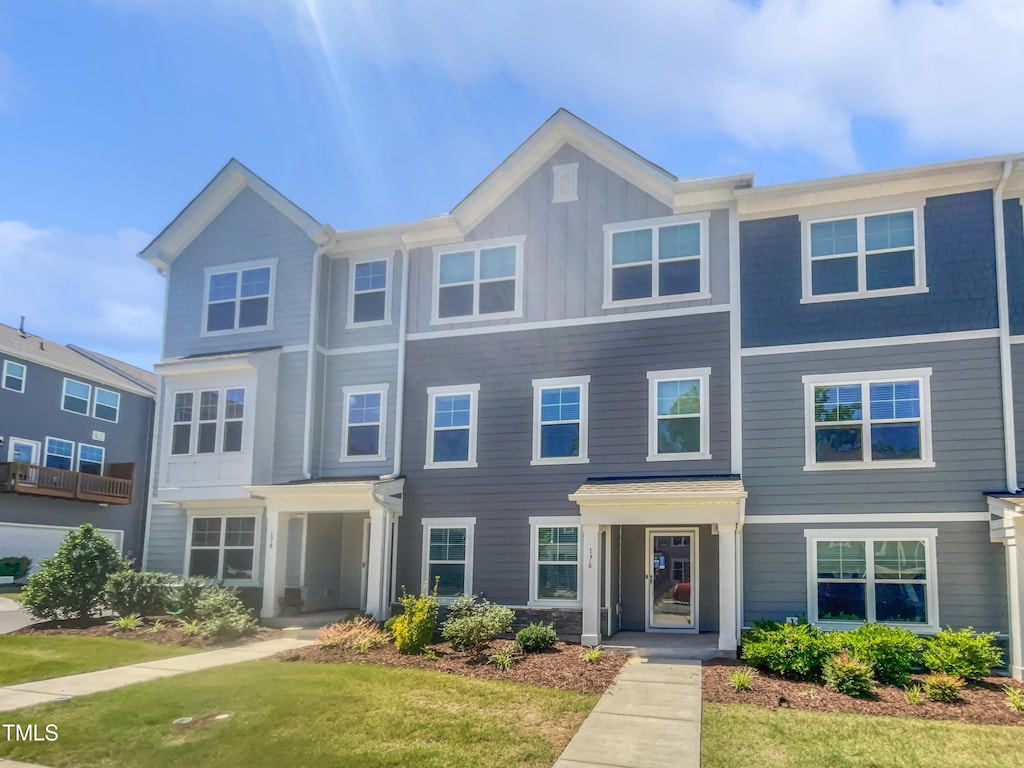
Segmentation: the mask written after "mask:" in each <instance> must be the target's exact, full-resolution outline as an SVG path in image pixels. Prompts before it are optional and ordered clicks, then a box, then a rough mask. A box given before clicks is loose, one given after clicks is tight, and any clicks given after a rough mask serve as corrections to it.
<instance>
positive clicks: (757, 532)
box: [743, 514, 1007, 632]
mask: <svg viewBox="0 0 1024 768" xmlns="http://www.w3.org/2000/svg"><path fill="white" fill-rule="evenodd" d="M829 527H830V526H829V525H828V524H827V522H826V523H817V522H815V523H804V524H799V525H796V524H785V525H774V524H769V525H750V524H748V525H745V526H744V527H743V598H744V612H743V622H744V624H745V625H747V626H749V625H750V622H751V621H752V620H754V619H759V618H766V619H774V620H777V621H783V620H785V618H786V617H787V616H806V614H807V597H808V596H807V591H808V586H807V541H806V539H805V537H804V530H805V529H809V528H810V529H822V528H829ZM836 527H838V528H842V529H850V528H856V529H864V530H879V529H886V528H918V527H920V528H936V529H937V530H938V537H937V539H936V542H935V557H936V564H937V567H938V573H937V579H938V582H937V583H938V596H939V616H938V621H937V622H936V623H937V624H939V625H941V626H946V625H951V626H953V627H954V628H959V627H966V626H973V627H974V628H975V629H977V630H978V631H982V632H1006V631H1007V613H1006V606H1007V604H1006V570H1005V568H1006V566H1005V561H1004V552H1003V549H1004V548H1003V545H1002V544H993V543H992V542H990V541H989V533H988V524H987V523H985V522H960V523H934V522H931V521H930V520H928V515H925V514H922V515H921V521H920V522H919V523H892V524H846V523H844V524H841V525H837V526H836Z"/></svg>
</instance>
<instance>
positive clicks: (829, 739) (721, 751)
mask: <svg viewBox="0 0 1024 768" xmlns="http://www.w3.org/2000/svg"><path fill="white" fill-rule="evenodd" d="M1022 736H1024V729H1021V728H1020V727H1017V726H998V725H969V724H965V723H956V722H949V721H939V720H917V719H914V718H906V717H903V718H898V717H874V716H868V715H854V714H847V713H842V712H832V713H824V712H807V711H802V710H796V709H779V710H770V709H765V708H763V707H753V706H747V705H744V704H730V705H722V704H710V703H705V704H704V717H703V720H702V727H701V765H702V766H703V768H748V767H750V768H754V767H755V766H756V768H775V766H780V767H781V766H786V768H820V766H825V765H827V766H829V768H883V767H884V768H932V767H933V766H934V767H935V768H1011V767H1012V766H1016V767H1020V766H1024V752H1022V751H1021V748H1020V745H1021V740H1022Z"/></svg>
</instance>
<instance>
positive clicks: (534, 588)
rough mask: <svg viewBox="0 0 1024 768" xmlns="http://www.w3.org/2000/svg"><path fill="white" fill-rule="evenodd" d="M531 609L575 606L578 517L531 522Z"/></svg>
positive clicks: (578, 552)
mask: <svg viewBox="0 0 1024 768" xmlns="http://www.w3.org/2000/svg"><path fill="white" fill-rule="evenodd" d="M530 561H531V562H530V605H555V606H557V605H578V604H579V600H580V522H579V518H578V517H531V518H530Z"/></svg>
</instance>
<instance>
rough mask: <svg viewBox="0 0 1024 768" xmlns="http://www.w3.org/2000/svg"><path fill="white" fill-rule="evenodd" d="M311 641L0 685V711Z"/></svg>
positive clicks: (5, 766) (8, 766)
mask: <svg viewBox="0 0 1024 768" xmlns="http://www.w3.org/2000/svg"><path fill="white" fill-rule="evenodd" d="M310 643H311V641H309V640H293V639H289V638H280V639H278V640H265V641H263V642H262V643H253V644H252V645H241V646H238V647H236V648H223V649H221V650H219V651H206V652H204V653H195V654H192V655H190V656H175V657H174V658H170V659H157V660H156V661H146V662H143V663H142V664H132V665H130V666H127V667H114V668H113V669H101V670H98V671H96V672H86V673H84V674H81V675H70V676H68V677H55V678H52V679H50V680H39V681H36V682H33V683H18V684H16V685H9V686H7V687H6V688H0V712H3V711H6V710H11V709H20V708H21V707H31V706H34V705H36V704H46V703H47V702H51V701H64V700H66V698H67V697H71V696H87V695H88V694H90V693H99V692H100V691H110V690H113V689H114V688H122V687H124V686H126V685H132V684H134V683H145V682H148V681H150V680H157V679H159V678H161V677H172V676H174V675H182V674H185V673H186V672H198V671H200V670H203V669H211V668H212V667H223V666H225V665H227V664H238V663H239V662H243V661H254V660H256V659H264V658H266V657H268V656H273V655H274V654H275V653H279V652H281V651H288V650H291V649H293V648H302V647H303V646H306V645H309V644H310ZM17 765H19V764H18V763H14V762H12V761H9V760H8V761H5V760H4V759H3V758H0V768H12V767H13V766H17Z"/></svg>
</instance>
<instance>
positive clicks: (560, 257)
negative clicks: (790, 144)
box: [409, 145, 729, 333]
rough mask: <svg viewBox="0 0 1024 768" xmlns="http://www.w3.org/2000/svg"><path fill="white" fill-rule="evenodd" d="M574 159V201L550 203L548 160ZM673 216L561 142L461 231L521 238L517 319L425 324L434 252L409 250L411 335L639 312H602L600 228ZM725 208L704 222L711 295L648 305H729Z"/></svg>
mask: <svg viewBox="0 0 1024 768" xmlns="http://www.w3.org/2000/svg"><path fill="white" fill-rule="evenodd" d="M563 163H579V176H578V192H579V200H577V201H574V202H568V203H552V202H551V190H552V172H551V167H552V166H553V165H559V164H563ZM670 215H672V210H671V209H670V208H668V207H667V206H666V205H664V204H663V203H661V202H659V201H658V200H655V199H654V198H652V197H650V196H649V195H647V194H646V193H645V192H643V191H641V190H640V189H639V188H638V187H635V186H633V185H632V184H630V183H629V182H627V181H626V180H624V179H623V178H622V177H620V176H617V175H616V174H614V173H612V172H611V171H610V170H608V169H607V168H605V167H604V166H602V165H601V164H599V163H597V162H596V161H594V160H593V159H591V158H589V157H588V156H587V155H585V154H583V153H582V152H580V151H579V150H577V149H575V148H574V147H571V146H568V145H566V146H563V147H562V148H561V149H559V150H558V151H557V152H556V153H555V154H554V155H553V156H552V157H551V158H550V159H549V160H548V161H547V162H545V163H543V164H542V165H541V166H540V167H539V168H538V169H537V170H536V171H535V172H534V173H533V174H532V175H531V176H530V177H529V178H528V179H527V180H526V181H525V182H523V184H522V185H521V186H520V187H519V188H518V189H516V190H515V191H514V192H513V193H512V194H511V195H509V196H508V198H506V199H505V200H504V201H503V202H502V203H501V204H500V205H498V206H497V207H496V208H495V209H494V211H493V212H491V213H490V214H489V215H488V216H487V217H486V218H484V220H483V221H481V222H480V223H479V224H478V225H477V226H476V227H475V228H474V229H473V230H471V231H470V232H469V233H467V235H466V242H467V243H470V242H473V241H478V240H488V239H491V238H499V237H514V236H520V235H522V236H525V238H526V242H525V245H524V249H523V258H524V263H523V266H524V269H523V275H524V284H523V317H522V318H513V319H505V320H476V321H474V322H471V323H465V322H463V323H444V324H443V325H433V326H432V325H431V324H430V319H431V309H432V301H433V296H434V255H433V250H432V249H431V248H418V249H414V250H413V251H412V252H411V271H410V284H409V332H410V333H417V332H424V331H434V330H438V329H441V328H444V329H451V328H466V327H476V326H480V325H507V324H514V323H519V322H535V321H544V320H564V319H567V318H580V317H596V316H601V315H615V314H621V313H631V312H643V311H646V309H648V308H646V307H629V308H616V309H608V310H605V309H602V308H601V305H602V303H603V301H604V280H605V277H604V229H603V228H604V225H605V224H612V223H620V222H628V221H638V220H643V219H650V218H656V217H661V216H670ZM728 230H729V226H728V213H727V211H725V210H716V211H714V212H713V213H712V218H711V224H710V237H709V240H710V251H711V253H710V262H711V264H712V267H711V273H710V275H711V291H712V294H713V298H712V300H711V301H710V302H709V301H708V300H706V299H705V300H701V301H697V302H693V301H690V302H685V301H682V302H671V303H666V304H655V305H651V307H649V308H650V309H669V308H673V307H683V306H693V305H706V304H708V303H719V304H721V303H727V302H728V301H729V285H728V252H729V249H728V235H729V232H728Z"/></svg>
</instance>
